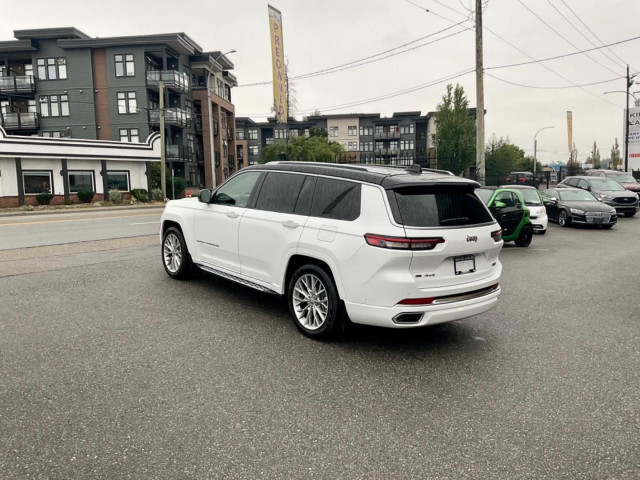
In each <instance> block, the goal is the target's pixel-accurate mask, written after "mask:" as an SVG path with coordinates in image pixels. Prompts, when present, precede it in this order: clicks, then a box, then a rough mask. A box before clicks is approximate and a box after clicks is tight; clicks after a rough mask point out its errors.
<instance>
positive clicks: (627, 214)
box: [624, 212, 638, 217]
mask: <svg viewBox="0 0 640 480" xmlns="http://www.w3.org/2000/svg"><path fill="white" fill-rule="evenodd" d="M636 213H638V212H627V213H625V214H624V216H625V217H633V216H635V214H636Z"/></svg>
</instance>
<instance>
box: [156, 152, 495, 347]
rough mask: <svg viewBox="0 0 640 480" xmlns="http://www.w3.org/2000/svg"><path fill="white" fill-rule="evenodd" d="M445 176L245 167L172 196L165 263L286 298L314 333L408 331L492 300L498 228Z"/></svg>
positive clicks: (179, 271)
mask: <svg viewBox="0 0 640 480" xmlns="http://www.w3.org/2000/svg"><path fill="white" fill-rule="evenodd" d="M478 186H479V185H478V184H477V183H476V182H474V181H471V180H467V179H464V178H459V177H455V176H453V175H452V174H451V173H449V172H444V171H436V170H423V169H421V168H420V167H419V166H418V165H414V166H412V167H409V168H408V169H404V168H400V167H398V168H393V167H382V166H347V165H335V164H323V163H303V162H272V163H269V164H266V165H256V166H252V167H248V168H244V169H242V170H241V171H240V172H238V173H236V174H235V175H234V176H232V177H231V178H229V179H228V180H227V181H226V182H225V183H224V184H222V185H221V186H220V187H219V188H218V189H217V190H215V191H214V192H212V191H210V190H203V191H201V192H200V194H199V196H198V198H191V199H183V200H176V201H171V202H169V203H168V204H167V206H166V208H165V210H164V213H163V215H162V220H161V225H162V226H161V238H162V260H163V265H164V268H165V270H166V272H167V273H168V274H169V275H170V276H171V277H173V278H181V277H185V276H187V275H188V273H189V271H190V269H191V267H192V265H196V266H197V267H199V268H200V269H202V270H204V271H207V272H210V273H213V274H215V275H219V276H222V277H224V278H227V279H229V280H232V281H235V282H238V283H240V284H243V285H245V286H248V287H251V288H254V289H256V290H261V291H264V292H269V293H274V294H278V295H284V296H286V298H287V303H288V306H289V310H290V313H291V317H292V319H293V321H294V323H295V325H296V326H297V327H298V328H299V329H300V330H301V331H302V332H303V333H304V334H306V335H308V336H310V337H313V338H328V337H330V336H332V335H333V334H335V333H336V332H338V331H339V330H340V327H341V322H342V321H343V319H345V315H346V316H348V318H349V319H350V320H351V321H352V322H355V323H362V324H369V325H377V326H382V327H392V328H407V327H415V326H421V325H432V324H437V323H443V322H449V321H452V320H458V319H461V318H465V317H469V316H473V315H477V314H479V313H482V312H485V311H487V310H489V309H491V308H493V307H494V306H495V305H496V302H497V297H498V295H499V294H500V287H499V284H498V281H499V279H500V274H501V270H502V266H501V264H500V261H499V259H498V254H499V253H500V249H501V247H502V245H503V241H502V238H501V230H500V227H499V226H498V224H497V223H496V221H495V220H494V219H493V217H492V216H491V214H490V212H489V211H488V210H487V208H486V207H485V205H484V204H483V202H482V201H481V200H480V199H479V198H478V197H477V196H476V195H475V193H474V190H475V189H476V187H478Z"/></svg>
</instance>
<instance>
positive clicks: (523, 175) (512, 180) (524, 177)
mask: <svg viewBox="0 0 640 480" xmlns="http://www.w3.org/2000/svg"><path fill="white" fill-rule="evenodd" d="M504 183H505V184H507V185H530V186H532V187H536V188H538V186H539V184H540V182H539V181H538V179H537V178H534V177H533V173H531V172H511V173H510V174H509V175H507V178H505V180H504Z"/></svg>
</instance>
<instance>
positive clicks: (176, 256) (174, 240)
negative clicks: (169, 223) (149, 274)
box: [162, 227, 191, 279]
mask: <svg viewBox="0 0 640 480" xmlns="http://www.w3.org/2000/svg"><path fill="white" fill-rule="evenodd" d="M162 264H163V265H164V270H165V271H166V272H167V274H168V275H169V276H170V277H171V278H176V279H183V278H186V277H188V276H189V273H191V258H190V257H189V250H188V249H187V243H186V242H185V241H184V237H183V236H182V232H181V231H180V230H178V229H177V228H175V227H169V228H167V230H166V231H165V232H164V235H163V236H162Z"/></svg>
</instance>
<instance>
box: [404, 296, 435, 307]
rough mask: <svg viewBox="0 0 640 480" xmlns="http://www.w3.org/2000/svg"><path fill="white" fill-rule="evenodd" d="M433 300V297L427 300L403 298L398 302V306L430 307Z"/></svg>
mask: <svg viewBox="0 0 640 480" xmlns="http://www.w3.org/2000/svg"><path fill="white" fill-rule="evenodd" d="M434 300H435V298H434V297H427V298H405V299H404V300H400V301H399V302H398V305H430V304H431V303H433V301H434Z"/></svg>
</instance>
